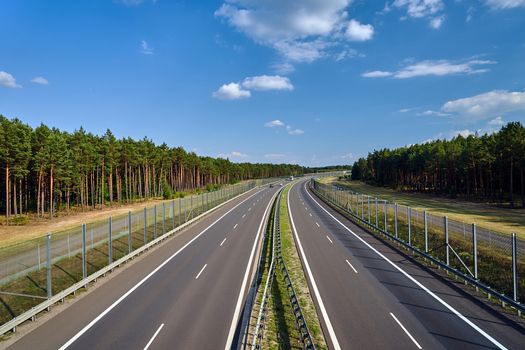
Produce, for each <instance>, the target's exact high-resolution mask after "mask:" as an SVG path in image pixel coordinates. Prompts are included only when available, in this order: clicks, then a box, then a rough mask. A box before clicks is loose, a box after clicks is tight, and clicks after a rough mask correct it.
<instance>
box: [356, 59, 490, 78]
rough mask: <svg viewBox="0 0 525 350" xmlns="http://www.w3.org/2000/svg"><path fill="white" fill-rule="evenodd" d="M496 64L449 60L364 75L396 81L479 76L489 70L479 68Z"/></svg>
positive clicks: (422, 62) (417, 63) (414, 64)
mask: <svg viewBox="0 0 525 350" xmlns="http://www.w3.org/2000/svg"><path fill="white" fill-rule="evenodd" d="M492 64H496V62H494V61H488V60H470V61H467V62H460V63H453V62H451V61H449V60H434V61H433V60H425V61H420V62H416V63H412V64H409V65H407V66H405V67H404V68H402V69H400V70H398V71H396V72H388V71H371V72H365V73H363V74H362V76H363V77H366V78H384V77H389V76H393V77H394V78H396V79H407V78H414V77H421V76H429V75H433V76H444V75H452V74H478V73H485V72H487V71H488V68H479V66H487V65H492Z"/></svg>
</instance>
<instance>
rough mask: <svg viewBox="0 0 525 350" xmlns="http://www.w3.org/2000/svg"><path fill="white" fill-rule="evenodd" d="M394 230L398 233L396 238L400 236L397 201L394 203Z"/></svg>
mask: <svg viewBox="0 0 525 350" xmlns="http://www.w3.org/2000/svg"><path fill="white" fill-rule="evenodd" d="M394 232H395V234H396V238H398V231H397V203H394Z"/></svg>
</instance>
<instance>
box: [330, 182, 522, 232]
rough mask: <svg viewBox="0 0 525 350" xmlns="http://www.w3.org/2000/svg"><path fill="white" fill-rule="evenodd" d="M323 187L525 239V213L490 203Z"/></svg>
mask: <svg viewBox="0 0 525 350" xmlns="http://www.w3.org/2000/svg"><path fill="white" fill-rule="evenodd" d="M321 182H323V183H336V184H338V185H340V186H343V187H347V188H349V189H351V190H353V191H355V192H359V193H364V194H368V195H371V196H376V197H378V198H381V199H386V200H387V201H389V202H397V203H399V204H402V205H407V206H410V207H412V208H414V209H418V210H427V211H428V212H430V213H432V214H436V215H440V216H444V215H447V216H448V217H449V219H451V220H457V221H463V222H466V223H476V224H477V225H478V226H480V227H484V228H486V229H489V230H491V231H494V232H499V233H504V234H511V233H512V232H515V233H516V234H517V235H518V237H520V238H523V239H525V209H523V208H517V209H508V208H499V207H497V206H494V205H490V204H486V203H475V202H468V201H463V200H454V199H450V198H445V197H438V196H432V195H428V194H421V193H408V192H403V191H396V190H393V189H390V188H386V187H376V186H371V185H367V184H365V183H363V182H360V181H346V180H344V181H343V180H337V179H336V178H334V177H330V178H324V179H321Z"/></svg>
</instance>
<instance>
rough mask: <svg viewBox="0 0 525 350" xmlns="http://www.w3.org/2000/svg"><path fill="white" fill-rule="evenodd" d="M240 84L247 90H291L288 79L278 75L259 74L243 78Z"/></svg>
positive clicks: (291, 86)
mask: <svg viewBox="0 0 525 350" xmlns="http://www.w3.org/2000/svg"><path fill="white" fill-rule="evenodd" d="M242 86H243V87H244V88H245V89H249V90H262V91H265V90H293V85H292V83H291V82H290V79H288V78H286V77H281V76H279V75H260V76H257V77H248V78H246V79H244V80H243V82H242Z"/></svg>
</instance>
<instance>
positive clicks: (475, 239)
mask: <svg viewBox="0 0 525 350" xmlns="http://www.w3.org/2000/svg"><path fill="white" fill-rule="evenodd" d="M472 250H473V255H474V278H475V279H478V233H477V230H476V224H472Z"/></svg>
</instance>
